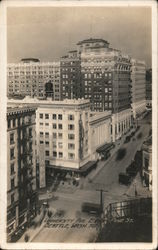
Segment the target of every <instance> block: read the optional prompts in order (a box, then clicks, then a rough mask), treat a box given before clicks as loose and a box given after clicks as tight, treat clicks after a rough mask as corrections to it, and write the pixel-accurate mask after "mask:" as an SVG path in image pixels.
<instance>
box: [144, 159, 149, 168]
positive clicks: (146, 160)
mask: <svg viewBox="0 0 158 250" xmlns="http://www.w3.org/2000/svg"><path fill="white" fill-rule="evenodd" d="M144 164H145V168H146V169H148V166H149V160H148V159H147V158H144Z"/></svg>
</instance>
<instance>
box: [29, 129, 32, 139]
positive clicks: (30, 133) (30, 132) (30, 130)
mask: <svg viewBox="0 0 158 250" xmlns="http://www.w3.org/2000/svg"><path fill="white" fill-rule="evenodd" d="M29 137H32V128H29Z"/></svg>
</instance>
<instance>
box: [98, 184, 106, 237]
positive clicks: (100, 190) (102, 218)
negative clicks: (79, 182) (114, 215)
mask: <svg viewBox="0 0 158 250" xmlns="http://www.w3.org/2000/svg"><path fill="white" fill-rule="evenodd" d="M96 191H99V192H100V210H101V211H100V223H99V233H100V232H101V229H102V221H103V220H104V217H103V216H102V215H103V212H104V202H103V192H104V193H105V192H106V191H105V190H103V189H96Z"/></svg>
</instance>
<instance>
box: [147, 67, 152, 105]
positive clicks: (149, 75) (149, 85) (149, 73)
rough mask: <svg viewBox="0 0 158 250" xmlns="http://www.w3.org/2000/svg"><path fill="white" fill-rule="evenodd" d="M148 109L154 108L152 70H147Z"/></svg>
mask: <svg viewBox="0 0 158 250" xmlns="http://www.w3.org/2000/svg"><path fill="white" fill-rule="evenodd" d="M146 107H147V108H151V107H152V69H148V70H146Z"/></svg>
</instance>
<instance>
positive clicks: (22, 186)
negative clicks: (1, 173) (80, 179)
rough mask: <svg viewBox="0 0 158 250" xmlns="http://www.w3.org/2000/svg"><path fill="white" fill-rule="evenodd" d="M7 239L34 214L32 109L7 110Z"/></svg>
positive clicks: (33, 124) (34, 167)
mask: <svg viewBox="0 0 158 250" xmlns="http://www.w3.org/2000/svg"><path fill="white" fill-rule="evenodd" d="M7 126H8V127H7V145H8V147H7V240H8V241H12V240H14V238H15V237H16V235H17V234H18V232H19V231H20V230H23V229H24V227H25V226H26V225H27V223H28V222H29V220H30V218H31V217H32V216H34V215H35V213H36V199H37V192H36V157H35V109H34V108H29V107H25V108H20V107H19V108H18V107H16V108H8V110H7Z"/></svg>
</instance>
